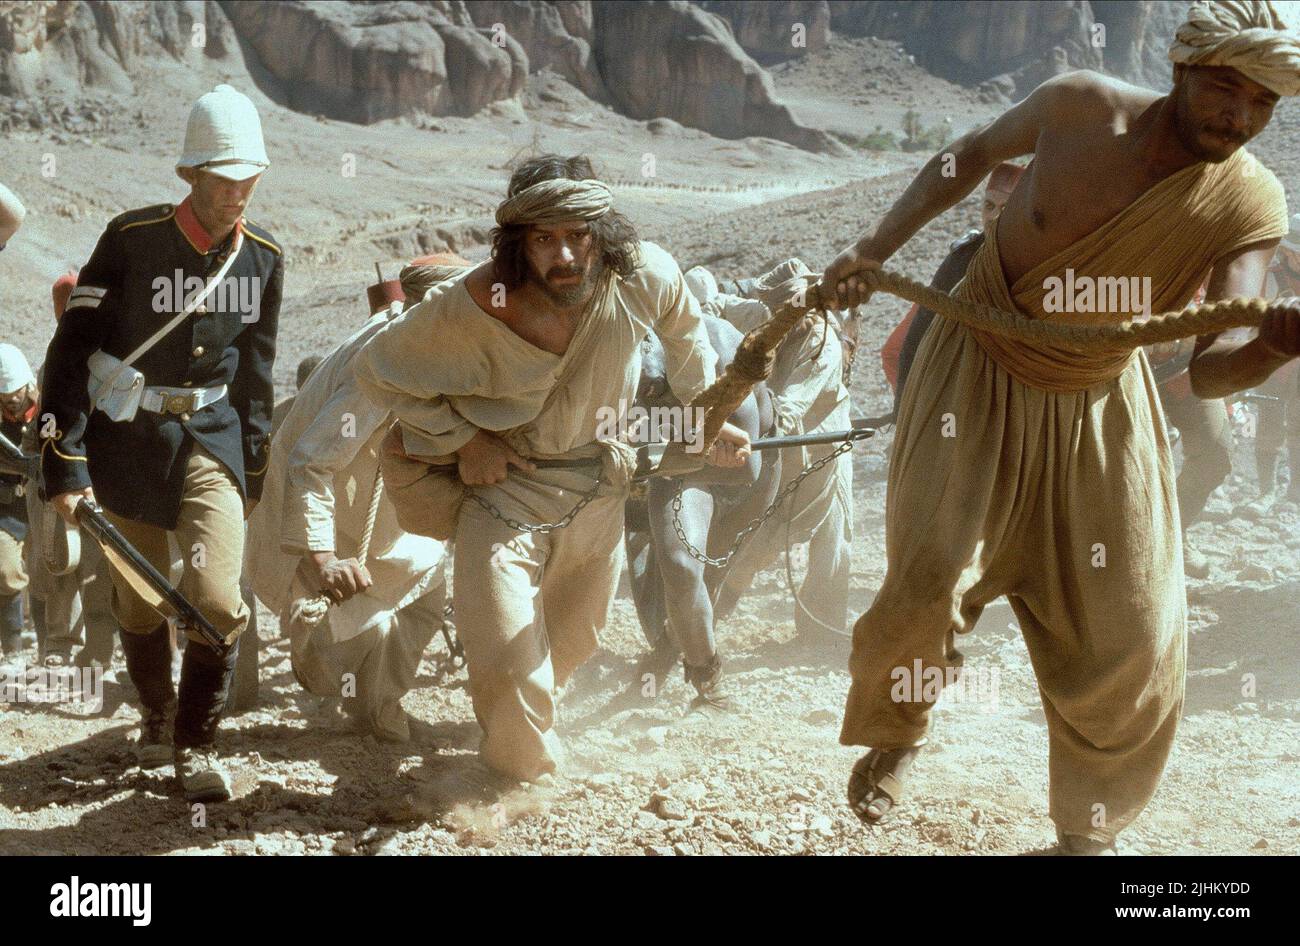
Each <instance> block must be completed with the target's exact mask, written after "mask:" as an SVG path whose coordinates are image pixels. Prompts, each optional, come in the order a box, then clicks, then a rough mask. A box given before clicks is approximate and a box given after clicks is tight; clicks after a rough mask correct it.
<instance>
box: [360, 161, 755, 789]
mask: <svg viewBox="0 0 1300 946" xmlns="http://www.w3.org/2000/svg"><path fill="white" fill-rule="evenodd" d="M612 200H613V197H612V194H611V193H610V190H609V188H608V187H607V186H606V185H605V184H603V183H601V182H600V181H598V180H595V179H594V174H593V171H592V167H591V162H590V161H589V160H588V159H586V158H585V157H583V156H575V157H571V158H562V157H559V156H555V155H547V156H542V157H538V158H535V159H532V160H529V161H526V162H524V163H523V164H521V165H520V166H519V167H518V168H517V169H516V170H515V172H514V173H513V174H512V175H511V177H510V184H509V187H508V189H507V197H506V200H505V201H504V202H503V203H502V204H501V205H500V206H499V207H498V208H497V214H496V220H497V227H496V229H495V230H494V231H493V244H492V258H491V259H490V260H489V261H487V262H485V263H483V264H482V265H479V266H477V267H475V268H474V269H473V270H471V271H469V272H468V273H467V274H465V275H463V276H461V277H457V278H456V279H453V280H451V281H449V282H443V283H439V284H437V285H435V286H434V287H433V288H432V289H431V290H430V291H429V293H428V294H427V295H426V296H425V298H424V301H423V302H421V303H420V304H418V305H416V306H414V307H413V308H411V309H408V310H407V311H406V312H404V313H403V314H402V315H401V316H400V317H399V318H397V319H396V320H394V321H393V322H391V323H389V324H388V325H387V326H386V327H385V328H384V329H383V331H381V332H380V333H379V334H378V335H376V336H375V337H374V338H373V339H371V340H370V342H368V343H367V345H366V346H365V348H364V349H363V350H362V351H361V352H360V354H359V355H358V356H357V367H356V371H357V377H358V379H359V380H360V382H361V386H362V388H363V390H365V391H366V392H367V393H368V394H369V395H370V396H371V398H372V399H373V400H374V401H375V402H376V403H377V404H379V405H380V406H381V407H382V408H384V409H385V410H391V411H392V412H393V414H395V415H396V416H397V418H398V420H399V421H400V422H401V425H400V429H399V436H400V443H399V444H398V448H399V449H400V451H401V453H402V454H404V455H405V456H406V457H408V458H409V457H414V458H416V459H417V460H418V461H421V462H418V463H417V464H416V465H417V466H419V467H420V468H421V470H422V471H425V473H426V474H427V475H422V476H421V477H420V478H419V479H418V480H417V481H416V482H415V484H414V485H413V486H411V487H410V492H409V495H411V496H412V497H417V498H416V499H415V500H413V501H412V502H411V503H410V505H411V507H413V509H414V512H413V513H412V514H419V513H420V512H421V511H427V510H430V509H432V508H433V507H434V506H439V508H441V509H442V510H443V511H446V512H448V516H447V518H448V519H450V520H451V521H450V524H449V525H446V526H445V528H443V530H442V531H443V532H444V534H446V535H447V536H449V537H452V538H454V540H455V544H456V554H455V567H454V574H453V578H452V582H453V602H454V608H455V612H456V623H457V629H458V631H459V633H460V638H461V642H462V643H463V645H464V648H465V657H466V662H467V667H468V671H469V691H470V695H471V697H472V698H473V701H474V713H475V715H476V716H477V717H478V721H479V723H480V724H481V726H482V728H483V738H482V742H481V746H480V759H481V761H482V762H483V763H485V764H486V766H487V767H488V769H490V770H491V772H492V773H494V776H495V777H494V779H492V780H488V781H490V782H495V783H497V784H499V783H501V782H502V781H503V780H502V779H501V778H500V777H501V776H504V777H506V778H508V779H511V780H519V781H535V780H536V779H537V778H539V777H541V776H543V775H545V774H546V773H549V772H552V771H554V770H555V769H556V767H557V765H558V764H559V762H560V760H561V746H560V744H559V740H558V739H557V737H556V734H555V714H556V705H555V704H556V691H557V688H558V687H560V686H562V685H563V684H564V682H565V681H566V680H567V679H568V678H569V677H570V675H571V674H572V673H573V671H574V670H575V669H576V668H577V667H578V666H580V665H581V664H582V663H583V662H584V661H586V659H587V658H588V657H589V656H591V654H592V653H593V652H594V651H595V648H596V635H597V633H598V632H599V631H600V630H601V628H602V627H603V626H604V623H605V620H606V617H607V614H608V611H609V607H610V604H611V602H612V601H613V598H614V593H615V590H616V588H617V585H618V577H619V573H620V571H621V570H622V564H623V559H622V555H623V552H622V549H623V542H622V539H623V505H624V500H625V498H626V494H627V487H628V482H629V476H630V473H631V470H632V468H633V466H634V460H633V458H634V452H633V451H632V450H631V448H630V447H629V446H628V445H627V443H626V442H624V441H620V440H618V439H616V438H615V436H613V435H612V432H611V431H610V427H611V424H610V421H609V417H610V414H611V413H614V414H616V415H617V416H619V417H625V416H626V411H627V409H628V408H629V407H630V406H631V405H632V404H633V400H634V397H635V394H636V387H637V381H638V378H639V374H640V359H639V351H640V344H641V340H642V339H643V338H645V336H646V333H647V332H651V331H653V332H655V333H656V334H657V335H658V336H659V339H660V341H661V342H662V344H663V347H664V351H665V355H666V359H667V363H668V383H669V386H670V387H671V388H672V390H673V393H674V394H675V395H676V396H677V397H678V399H679V400H680V401H681V402H682V403H683V404H689V403H690V402H691V401H692V399H693V398H694V397H695V396H696V395H697V394H699V393H700V392H701V391H702V390H703V389H704V388H705V387H706V386H707V385H708V384H710V383H711V382H712V381H713V378H714V370H715V362H716V356H715V355H714V352H713V348H712V346H711V345H710V344H709V340H708V337H707V335H706V334H705V330H704V326H703V323H702V321H701V316H700V309H699V305H698V303H697V302H696V301H695V297H694V296H693V295H692V294H691V292H690V290H689V289H688V288H687V286H686V282H685V279H684V278H683V276H682V273H681V270H680V269H679V268H678V266H677V263H676V262H675V261H674V260H673V258H672V257H671V256H669V255H668V254H667V253H666V252H665V251H664V250H662V249H661V248H659V247H658V246H656V245H655V244H653V243H647V242H643V241H640V240H638V239H637V237H636V232H635V230H634V229H633V227H632V225H631V223H630V222H629V221H628V220H627V219H626V218H625V217H623V216H622V215H621V214H619V213H618V212H616V211H614V210H613V209H611V203H612ZM614 426H619V427H620V428H622V427H625V426H626V425H614ZM719 440H720V442H719V444H717V445H715V448H714V450H713V451H712V452H711V453H710V454H709V455H707V457H706V459H707V460H709V461H710V462H715V463H719V464H720V465H735V466H739V465H740V464H741V463H743V462H745V460H746V459H747V457H748V454H749V438H748V437H747V436H746V435H745V434H744V432H743V431H740V430H738V429H736V428H734V427H731V426H730V425H725V426H724V428H723V433H722V435H721V436H720V438H719ZM542 458H551V459H566V460H571V459H583V458H586V459H590V460H596V461H599V462H598V463H596V464H594V465H592V466H587V467H579V468H558V469H557V468H547V467H539V466H537V465H535V464H534V463H533V462H532V461H533V460H537V459H542ZM447 463H453V464H455V467H454V469H455V470H456V471H457V472H456V476H458V482H455V483H453V484H451V485H452V487H453V488H452V490H451V494H452V497H451V499H450V501H449V502H444V503H441V504H439V503H438V502H437V500H436V499H433V498H429V499H427V500H424V501H420V500H418V497H419V496H420V495H421V493H420V490H421V489H423V488H424V487H425V486H428V487H429V488H430V489H433V488H435V487H436V486H437V484H438V482H439V480H440V478H439V477H437V476H435V475H433V473H432V471H430V466H431V465H434V464H447ZM385 476H386V482H388V481H389V480H388V475H387V473H386V474H385ZM393 482H394V488H395V490H396V492H395V495H396V496H397V497H398V498H397V500H395V501H397V502H398V503H399V518H400V514H401V509H400V506H401V496H402V484H401V483H399V482H396V480H395V478H394V481H393ZM462 484H463V485H462ZM463 488H465V489H467V491H466V492H465V495H464V499H463V502H462V501H461V500H460V490H462V489H463ZM457 504H459V505H457ZM453 517H454V518H453ZM557 523H564V524H563V525H562V527H560V526H556V524H557ZM539 526H556V527H554V528H543V529H539V528H538V527H539ZM484 774H486V773H484ZM487 788H488V789H489V790H495V785H493V784H488V785H487Z"/></svg>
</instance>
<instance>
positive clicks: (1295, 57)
mask: <svg viewBox="0 0 1300 946" xmlns="http://www.w3.org/2000/svg"><path fill="white" fill-rule="evenodd" d="M1297 26H1300V4H1298V3H1295V2H1283V0H1273V2H1267V0H1223V2H1215V3H1211V2H1207V0H1198V2H1196V3H1193V4H1192V6H1191V9H1190V10H1188V11H1187V21H1186V22H1185V23H1183V25H1182V26H1180V27H1178V32H1176V33H1175V34H1174V42H1173V44H1172V45H1171V46H1170V47H1169V59H1170V61H1171V62H1175V63H1184V64H1186V65H1189V66H1230V67H1231V68H1233V69H1236V70H1237V71H1238V72H1240V73H1241V74H1242V75H1244V76H1245V77H1246V78H1248V79H1251V80H1252V81H1255V82H1258V83H1259V84H1260V85H1262V86H1264V87H1265V88H1266V89H1268V90H1269V91H1271V92H1274V93H1276V94H1278V95H1300V32H1297Z"/></svg>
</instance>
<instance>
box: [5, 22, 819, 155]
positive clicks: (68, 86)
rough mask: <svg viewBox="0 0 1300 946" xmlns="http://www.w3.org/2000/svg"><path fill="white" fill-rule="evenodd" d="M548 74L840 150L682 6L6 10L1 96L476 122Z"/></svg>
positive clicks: (716, 25)
mask: <svg viewBox="0 0 1300 946" xmlns="http://www.w3.org/2000/svg"><path fill="white" fill-rule="evenodd" d="M634 38H635V40H636V41H635V42H633V39H634ZM543 70H546V71H550V72H555V73H557V74H558V75H560V76H561V77H562V78H564V79H566V80H567V81H569V82H570V83H571V84H573V85H574V86H575V87H576V88H578V89H579V90H580V91H582V92H583V93H585V94H586V95H587V96H589V97H590V98H592V99H594V100H595V101H597V102H600V103H602V104H608V105H610V106H612V107H614V108H615V109H616V110H619V111H621V112H623V113H624V114H627V115H629V116H631V117H633V118H640V119H645V118H655V117H664V118H671V119H674V120H676V121H678V122H680V123H681V124H683V125H687V126H690V127H695V128H700V129H702V130H705V131H708V132H710V133H712V134H714V135H717V136H719V137H725V138H742V137H750V136H762V137H768V138H776V139H778V140H782V141H787V142H789V143H791V144H794V145H796V146H798V147H801V148H804V149H807V150H812V151H821V152H833V151H836V150H840V149H841V146H840V145H839V144H838V143H837V142H836V141H835V140H834V139H833V138H831V137H830V136H828V135H826V134H824V133H822V132H819V131H816V130H814V129H811V128H807V127H805V126H802V125H800V124H799V123H798V122H796V121H795V120H794V118H793V117H792V116H791V114H790V111H789V109H788V108H786V107H785V106H784V105H782V104H781V103H780V102H779V101H777V99H776V96H775V93H774V91H773V87H772V82H771V79H770V77H769V76H768V75H767V73H766V72H765V71H764V70H763V68H762V67H761V66H759V64H758V63H757V62H755V61H754V60H753V59H752V58H750V56H749V55H748V54H747V53H746V52H745V51H744V50H743V49H742V48H741V46H740V45H739V44H738V43H737V42H736V39H735V37H734V36H733V35H732V32H731V30H730V28H729V26H728V25H727V23H726V21H724V20H723V19H721V18H720V17H717V16H714V15H712V14H709V13H707V12H705V11H704V10H703V9H702V8H700V7H699V6H696V5H693V4H690V3H686V2H682V0H672V2H657V3H638V4H615V3H591V2H586V0H582V2H558V3H524V2H484V3H464V2H459V0H456V2H452V0H435V2H431V3H400V2H399V3H317V2H298V0H287V2H276V3H267V2H261V0H223V2H214V0H181V2H173V3H149V2H142V0H122V2H116V3H90V2H71V0H37V2H13V0H0V95H3V96H6V97H8V98H10V99H12V100H14V101H15V102H16V103H18V105H17V106H16V108H15V109H14V110H16V111H19V112H24V108H23V106H24V105H26V106H28V108H29V109H31V110H36V111H40V112H44V113H48V112H49V111H51V109H50V108H49V107H48V106H47V103H48V102H49V101H50V100H51V99H53V100H56V101H57V100H60V99H61V100H62V101H64V102H67V101H69V100H76V101H77V102H78V103H79V104H80V103H84V102H85V101H87V100H94V99H95V98H96V97H98V96H113V95H116V96H131V95H132V94H133V93H135V92H137V91H138V89H139V87H140V86H141V85H142V84H145V83H161V82H165V83H167V85H168V87H169V88H171V89H173V90H174V92H175V94H176V95H177V96H180V97H182V98H193V97H195V96H197V95H198V94H201V93H202V92H203V91H206V90H207V89H208V88H211V85H212V83H213V82H214V81H215V80H220V79H224V80H232V79H233V80H234V81H235V84H236V85H239V86H241V87H243V86H245V85H247V84H249V83H250V82H252V83H256V84H257V86H258V87H259V88H260V89H261V90H262V91H263V92H264V93H265V94H266V95H267V96H268V97H270V98H271V99H273V100H275V101H277V102H278V103H280V104H282V105H285V106H287V107H289V108H291V109H293V110H295V111H300V112H305V113H308V114H315V115H321V116H324V117H329V118H336V119H341V120H344V121H350V122H356V123H363V124H368V123H371V122H375V121H379V120H382V119H386V118H394V117H399V116H402V117H420V116H469V115H473V114H476V113H478V112H479V111H481V110H482V109H484V108H485V107H487V106H489V105H491V104H493V103H496V102H500V101H503V100H512V99H518V97H519V96H520V94H521V93H522V92H523V90H524V88H525V85H526V81H527V78H528V76H529V74H530V73H537V72H540V71H543ZM647 76H652V77H653V81H645V78H646V77H647ZM240 79H245V80H247V81H246V82H242V83H241V82H240V81H239V80H240ZM38 102H39V103H41V106H40V107H39V108H37V107H36V105H35V103H38ZM11 111H13V110H11ZM55 111H57V109H55ZM8 121H9V122H12V117H11V118H10V119H8Z"/></svg>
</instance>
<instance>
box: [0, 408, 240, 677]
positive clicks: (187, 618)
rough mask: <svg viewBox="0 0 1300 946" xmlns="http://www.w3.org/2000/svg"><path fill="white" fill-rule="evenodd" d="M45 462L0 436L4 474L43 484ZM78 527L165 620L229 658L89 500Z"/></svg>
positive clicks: (195, 613)
mask: <svg viewBox="0 0 1300 946" xmlns="http://www.w3.org/2000/svg"><path fill="white" fill-rule="evenodd" d="M40 470H41V458H40V456H38V455H29V454H26V453H23V451H22V450H21V449H20V448H19V447H17V446H16V445H15V444H14V442H13V441H12V440H10V439H9V438H8V437H6V436H4V434H0V472H4V473H14V474H17V475H19V476H22V477H25V478H26V479H27V481H28V482H29V483H39V482H40ZM74 515H75V517H76V520H77V524H78V525H79V526H81V528H82V529H83V530H84V531H85V532H86V533H87V534H88V535H89V536H90V537H91V538H92V539H94V540H95V542H96V544H98V545H99V547H100V548H101V549H103V550H104V555H105V556H106V557H107V558H108V560H109V562H110V563H111V564H112V565H113V567H114V569H115V570H116V571H117V573H118V574H119V575H121V576H122V579H123V580H124V581H125V582H126V583H127V584H129V585H130V586H131V587H132V589H134V590H135V592H136V594H138V595H139V596H140V597H141V598H143V599H144V600H145V602H146V603H148V604H149V606H150V607H152V608H153V609H154V610H155V611H157V612H158V613H159V614H161V615H163V617H167V618H173V619H175V621H176V623H177V626H178V627H181V628H184V629H186V630H192V631H198V632H199V634H201V635H202V637H203V639H204V640H205V641H206V642H207V643H208V645H209V646H210V647H212V648H214V649H215V650H216V651H217V653H219V654H222V655H225V654H226V653H227V652H229V650H230V647H231V645H230V644H229V643H228V642H227V641H226V639H225V638H224V637H222V636H221V635H220V634H219V633H217V629H216V628H215V627H213V626H212V622H210V621H209V620H208V619H207V618H206V617H204V616H203V612H201V611H200V610H199V609H198V608H196V607H195V606H194V605H193V604H191V603H190V602H189V600H188V599H187V598H186V597H185V596H184V595H183V594H181V593H180V592H179V591H178V590H176V588H175V587H173V586H172V584H171V582H169V581H168V580H167V578H166V577H165V576H164V575H162V574H161V573H160V572H159V571H158V569H156V568H154V567H153V565H152V564H150V562H149V560H148V559H147V558H145V557H144V556H143V555H141V554H140V553H139V552H138V551H137V550H136V548H135V546H133V545H132V544H131V543H130V542H128V541H127V539H126V536H124V535H122V533H121V532H119V531H118V529H117V527H116V526H114V525H113V524H112V523H111V522H109V521H108V519H107V518H105V516H104V513H103V510H101V509H100V508H99V506H97V505H96V504H95V503H93V502H91V501H90V500H89V499H84V498H83V499H82V500H81V501H80V502H78V503H77V508H76V512H75V513H74Z"/></svg>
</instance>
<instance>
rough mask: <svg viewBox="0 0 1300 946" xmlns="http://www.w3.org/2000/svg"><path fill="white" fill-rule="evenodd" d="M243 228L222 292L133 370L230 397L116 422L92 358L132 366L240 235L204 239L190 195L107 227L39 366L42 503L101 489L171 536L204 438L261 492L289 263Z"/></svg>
mask: <svg viewBox="0 0 1300 946" xmlns="http://www.w3.org/2000/svg"><path fill="white" fill-rule="evenodd" d="M242 226H243V235H244V239H243V245H242V247H241V249H240V251H239V254H238V256H236V257H235V261H234V263H232V264H231V267H230V269H229V271H228V272H227V274H226V276H225V278H224V279H223V280H222V284H223V285H222V286H221V287H219V288H218V289H217V290H216V291H214V293H213V294H212V295H211V296H210V297H209V298H208V300H207V302H206V303H205V304H204V305H203V306H202V307H201V308H200V309H199V310H198V311H197V312H195V313H194V314H192V315H191V316H190V317H189V318H188V319H186V320H185V321H184V322H182V323H181V324H180V325H178V326H177V327H176V328H175V329H173V330H172V331H171V332H170V333H168V334H167V335H166V336H165V337H164V338H163V339H162V340H161V341H160V342H159V343H158V344H157V345H156V346H154V347H153V348H152V349H150V350H149V351H148V352H147V353H145V354H144V355H143V356H141V357H140V358H139V360H137V361H136V362H135V363H134V365H133V366H132V367H134V368H136V369H137V370H139V371H140V372H142V373H143V374H144V376H145V384H146V385H150V386H154V385H161V386H166V387H175V388H206V387H214V386H216V385H220V384H225V385H227V386H228V394H227V396H226V397H224V398H222V399H221V400H219V401H217V402H216V403H215V404H211V405H209V406H207V407H204V408H202V409H200V410H199V411H198V412H196V413H194V414H192V415H191V414H156V413H153V412H151V411H146V410H144V409H143V408H141V409H140V410H139V411H138V412H137V414H136V416H135V418H134V419H133V420H130V421H124V422H120V423H119V422H114V421H112V420H110V419H109V418H108V416H107V415H106V414H104V413H103V412H102V411H98V410H92V409H91V404H90V395H89V393H88V392H87V387H86V383H87V379H88V377H89V373H90V369H89V368H88V366H87V364H86V360H87V359H88V358H89V357H90V355H91V354H92V353H93V352H95V350H96V349H100V348H102V349H104V350H105V351H107V352H108V353H109V354H111V355H114V356H116V357H118V358H125V357H126V356H127V355H129V354H130V353H131V352H132V351H134V350H135V349H136V348H137V347H138V346H139V345H141V344H142V343H143V342H145V341H146V340H147V339H148V338H149V337H150V336H151V335H152V334H153V333H154V332H156V331H157V330H158V329H159V328H161V327H162V326H163V325H165V324H166V323H167V322H168V321H169V320H170V319H172V318H173V317H174V316H175V315H176V314H177V313H178V312H180V311H181V309H182V308H183V307H184V306H183V300H184V299H187V298H189V297H190V295H191V292H192V290H193V289H194V287H195V286H196V285H198V283H197V282H196V281H195V279H196V278H197V279H200V280H205V279H206V277H208V276H210V275H212V274H214V273H216V271H217V270H218V269H220V268H221V265H222V264H223V263H224V262H225V259H226V257H227V256H228V255H229V253H230V250H231V247H232V245H233V241H234V236H235V234H234V233H232V234H231V236H230V237H229V238H227V239H226V240H225V241H223V243H222V245H220V246H212V245H210V240H209V238H208V236H207V233H206V232H205V231H204V230H203V228H202V227H201V226H199V225H198V221H197V220H196V219H195V217H194V213H193V211H192V210H191V209H190V207H189V202H188V200H186V201H185V202H184V203H182V204H180V205H179V206H176V207H173V206H172V205H171V204H159V205H157V206H153V207H146V208H144V209H142V210H132V211H128V212H127V213H124V214H122V215H121V216H118V217H116V218H114V219H113V220H112V221H111V222H110V223H109V225H108V229H106V230H105V231H104V234H103V235H102V236H101V237H100V238H99V243H98V245H97V246H96V247H95V252H94V254H93V255H92V256H91V258H90V261H89V262H88V263H86V265H85V266H84V267H83V268H82V270H81V273H80V275H79V276H78V278H77V287H76V289H74V290H73V292H72V296H71V298H70V299H69V301H68V306H67V308H66V309H65V311H64V314H63V317H62V319H61V320H60V322H59V327H58V330H57V331H56V332H55V333H54V338H53V339H52V340H51V341H50V347H49V351H48V352H47V354H46V358H45V368H44V388H43V389H42V391H41V395H42V398H41V416H40V422H41V429H40V434H41V457H42V464H41V468H42V479H43V490H44V493H45V495H46V496H47V497H49V496H56V495H58V494H59V493H64V492H68V491H71V490H76V489H82V488H84V487H86V486H92V485H93V487H94V490H95V496H96V498H97V499H98V500H99V502H100V504H101V505H103V506H104V507H105V508H107V509H109V510H111V511H113V512H115V513H117V514H118V515H120V516H124V517H127V518H130V519H137V520H141V521H144V522H147V523H150V524H153V525H157V526H160V527H162V528H165V529H173V528H175V526H176V520H177V516H178V513H179V511H180V504H181V497H182V491H183V488H184V480H185V466H186V462H187V461H188V459H189V456H190V452H191V450H192V449H193V444H194V443H195V442H196V441H197V442H198V443H200V444H202V445H203V447H204V448H205V449H207V450H208V452H210V453H211V454H212V455H213V456H215V457H216V458H217V459H218V460H219V461H220V462H221V463H222V464H224V465H225V466H226V467H227V468H228V469H229V470H230V472H231V474H232V475H233V476H234V479H235V482H236V483H238V484H239V487H240V489H241V490H242V491H243V494H244V496H245V498H249V499H257V498H259V497H260V496H261V494H262V477H263V475H264V474H265V473H266V463H267V459H268V455H269V450H270V428H271V408H272V405H273V398H274V388H273V385H272V381H271V369H272V364H273V362H274V360H275V335H276V326H277V323H278V321H279V315H280V291H281V285H282V282H283V278H284V265H283V260H282V257H281V252H280V247H279V246H278V245H277V244H276V243H275V241H274V240H272V239H271V236H270V234H268V233H267V232H266V231H265V230H263V229H261V228H260V227H258V226H256V225H254V224H252V223H250V222H249V221H247V220H245V221H244V222H243V224H242ZM187 284H188V285H187ZM178 287H179V288H178ZM51 415H52V420H51Z"/></svg>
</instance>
